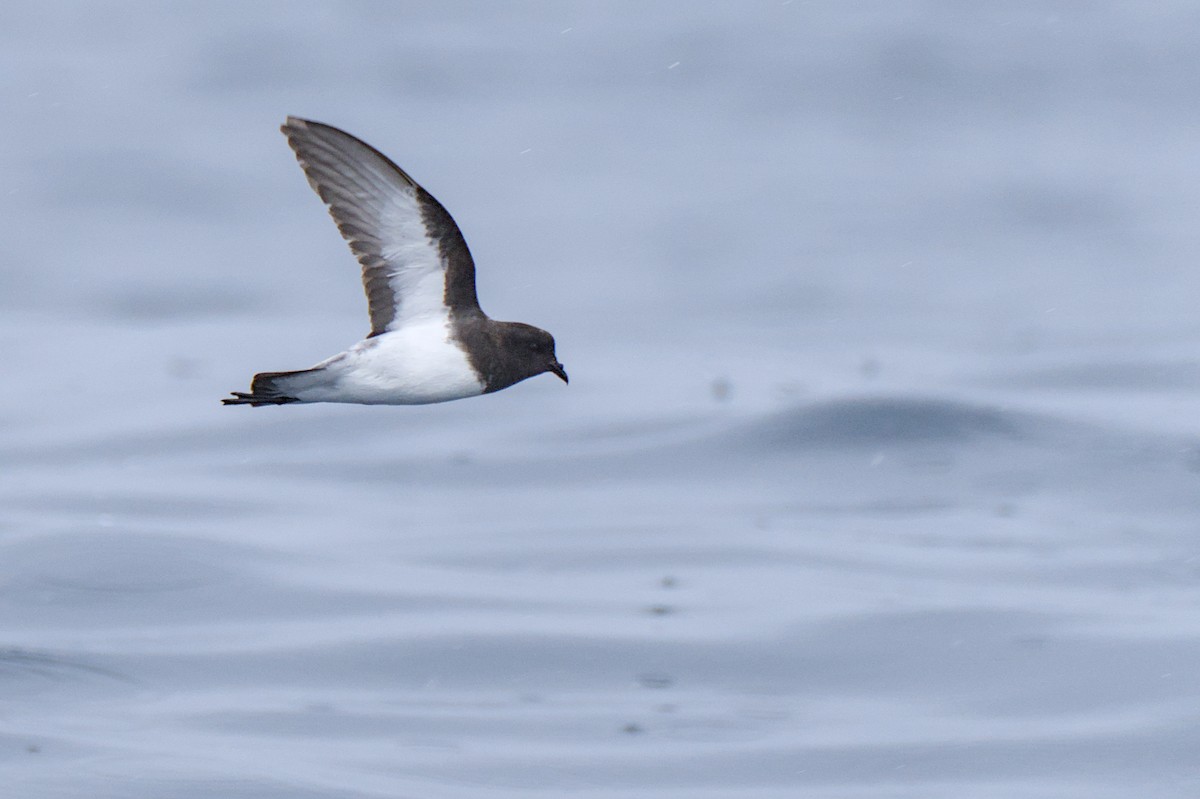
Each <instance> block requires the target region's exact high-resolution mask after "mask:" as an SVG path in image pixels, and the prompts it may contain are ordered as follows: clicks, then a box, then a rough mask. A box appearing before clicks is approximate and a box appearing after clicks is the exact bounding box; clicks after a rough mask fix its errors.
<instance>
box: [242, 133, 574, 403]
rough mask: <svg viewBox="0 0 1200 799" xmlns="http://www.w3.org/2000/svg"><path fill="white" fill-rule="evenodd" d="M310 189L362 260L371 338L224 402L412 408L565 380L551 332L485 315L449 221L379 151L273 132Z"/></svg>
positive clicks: (270, 375)
mask: <svg viewBox="0 0 1200 799" xmlns="http://www.w3.org/2000/svg"><path fill="white" fill-rule="evenodd" d="M280 130H282V131H283V133H284V135H285V136H287V141H288V144H289V145H290V146H291V148H292V150H294V151H295V153H296V160H297V161H299V162H300V167H301V169H303V170H304V174H305V175H306V176H307V177H308V182H309V185H311V186H312V187H313V189H314V190H315V191H316V192H317V194H318V195H320V197H321V199H322V200H323V201H324V202H325V204H326V205H327V206H328V207H329V214H330V215H331V216H332V217H333V221H334V222H336V223H337V226H338V230H339V231H341V233H342V237H343V238H345V239H346V241H347V242H348V243H349V244H350V249H351V250H352V251H353V253H354V257H355V258H357V259H358V262H359V263H360V264H361V265H362V280H363V286H364V288H365V289H366V292H367V305H368V310H369V312H370V315H371V332H370V334H369V335H368V336H367V337H366V338H365V339H364V340H362V341H360V342H358V343H357V344H355V345H354V346H353V347H351V348H350V349H348V350H346V351H345V352H343V353H340V354H338V355H334V356H333V357H332V358H329V359H327V360H324V361H321V363H319V364H317V365H316V366H314V367H312V368H311V369H301V370H299V371H296V372H262V373H260V374H256V375H255V376H254V379H253V381H252V382H251V384H250V391H249V392H242V391H235V392H233V396H232V397H227V398H225V399H223V400H222V402H223V403H224V404H226V405H251V406H254V407H258V406H260V405H284V404H288V403H293V402H353V403H359V404H362V405H421V404H425V403H431V402H446V401H448V400H455V399H462V398H463V397H474V396H476V395H479V394H488V393H491V392H493V391H499V390H500V389H502V388H508V387H509V386H511V385H513V384H514V383H519V382H520V381H522V380H524V379H526V378H528V377H533V376H534V375H539V374H541V373H543V372H550V373H551V374H555V375H558V376H559V377H560V378H562V380H563V382H564V383H565V382H567V373H566V370H565V369H563V365H562V364H561V363H559V362H558V359H557V358H556V357H555V354H554V337H553V336H551V335H550V334H549V333H547V332H546V331H545V330H541V329H539V328H536V327H533V326H532V325H526V324H522V323H520V322H497V321H495V320H493V319H489V318H488V316H487V314H485V313H484V312H483V310H482V309H481V308H480V307H479V301H478V300H477V299H476V297H475V263H474V261H472V260H471V253H470V251H469V250H468V249H467V243H466V241H464V240H463V236H462V233H460V232H459V230H458V225H456V224H455V223H454V220H453V219H452V218H451V217H450V214H449V213H448V212H447V211H446V209H445V208H443V207H442V204H441V203H439V202H438V201H437V200H435V199H434V198H433V197H432V196H431V195H430V194H429V192H427V191H425V190H424V189H423V188H421V187H420V186H419V185H417V182H416V181H415V180H413V179H412V178H411V177H409V176H408V174H407V173H406V172H405V171H404V170H403V169H401V168H400V167H398V166H396V164H394V163H392V161H391V160H389V159H388V158H387V156H385V155H384V154H383V153H381V152H379V151H378V150H376V149H375V148H374V147H371V146H370V145H369V144H367V143H366V142H363V141H360V140H359V139H356V138H355V137H353V136H351V135H350V134H348V133H346V132H344V131H341V130H338V129H337V128H334V127H331V126H329V125H325V124H322V123H320V122H310V121H307V120H303V119H297V118H296V117H288V119H287V122H286V123H285V124H284V125H283V127H281V128H280Z"/></svg>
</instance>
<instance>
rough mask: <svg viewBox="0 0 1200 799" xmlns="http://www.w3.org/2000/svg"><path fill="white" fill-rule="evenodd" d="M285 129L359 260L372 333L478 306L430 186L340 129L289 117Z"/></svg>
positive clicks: (453, 229) (467, 258)
mask: <svg viewBox="0 0 1200 799" xmlns="http://www.w3.org/2000/svg"><path fill="white" fill-rule="evenodd" d="M280 130H282V131H283V133H284V135H285V136H287V140H288V145H290V146H291V148H292V150H294V151H295V153H296V160H297V161H299V162H300V167H301V168H302V169H303V170H304V174H305V175H306V176H307V177H308V182H309V185H311V186H312V187H313V189H314V190H315V191H316V192H317V194H318V195H320V197H321V199H322V200H323V201H324V202H325V204H326V205H327V206H329V213H330V215H331V216H332V217H333V221H334V222H336V223H337V226H338V230H339V231H341V233H342V237H343V238H345V239H346V241H347V242H349V244H350V249H351V250H352V251H353V252H354V257H355V258H357V259H358V262H359V263H360V264H362V278H363V287H364V288H365V289H366V292H367V304H368V307H369V310H370V313H371V335H372V336H378V335H379V334H380V333H384V332H387V331H388V330H394V329H396V328H398V327H401V326H403V325H406V324H408V323H409V322H411V321H414V320H419V319H421V318H424V317H427V316H431V315H444V314H445V313H446V312H447V309H449V310H451V311H457V312H462V311H472V310H474V311H478V310H479V301H478V300H477V299H476V297H475V263H474V262H473V261H472V260H471V253H470V251H469V250H468V249H467V243H466V241H464V240H463V237H462V233H461V232H459V229H458V225H456V224H454V220H453V219H452V218H451V217H450V214H449V213H447V211H446V209H445V208H443V207H442V205H441V203H439V202H438V201H437V200H435V199H434V198H433V196H432V195H430V194H429V192H427V191H425V190H424V189H422V188H421V187H420V186H419V185H417V182H416V181H415V180H413V179H412V178H410V177H409V176H408V175H407V174H406V173H405V172H404V170H403V169H401V168H400V167H398V166H396V165H395V164H394V163H392V162H391V161H390V160H389V159H388V158H387V156H385V155H384V154H383V153H381V152H379V151H378V150H376V149H375V148H374V147H372V146H371V145H369V144H367V143H366V142H363V141H359V140H358V139H356V138H354V137H353V136H351V135H350V134H349V133H346V132H344V131H341V130H338V129H337V128H334V127H330V126H329V125H325V124H322V123H320V122H310V121H308V120H304V119H297V118H296V117H288V119H287V122H286V123H285V124H284V125H283V127H281V128H280Z"/></svg>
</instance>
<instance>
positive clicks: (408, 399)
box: [300, 314, 484, 405]
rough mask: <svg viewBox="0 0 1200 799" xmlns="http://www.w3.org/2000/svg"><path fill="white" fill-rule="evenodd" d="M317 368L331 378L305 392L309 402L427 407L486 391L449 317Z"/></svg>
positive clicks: (369, 343) (370, 342)
mask: <svg viewBox="0 0 1200 799" xmlns="http://www.w3.org/2000/svg"><path fill="white" fill-rule="evenodd" d="M316 368H319V369H322V370H323V371H325V372H326V373H327V375H328V377H329V378H330V379H329V380H328V381H327V382H326V383H325V384H324V385H322V386H314V387H313V388H311V389H309V390H307V391H305V392H304V396H302V397H300V399H301V400H303V401H306V402H357V403H362V404H364V405H421V404H425V403H431V402H446V401H448V400H454V399H462V398H463V397H474V396H477V395H479V394H482V393H483V389H484V385H483V383H482V381H480V379H479V377H478V375H476V374H475V370H474V369H472V368H471V364H470V362H469V361H468V360H467V355H466V353H465V352H463V350H462V349H461V348H460V347H459V346H458V345H457V344H455V343H454V342H453V341H452V340H451V338H450V320H449V318H448V317H447V316H446V315H444V314H443V315H440V318H439V317H438V316H432V317H431V318H427V319H425V320H422V321H420V322H417V323H412V324H408V325H405V326H404V327H402V328H400V329H399V330H393V331H390V332H387V333H384V334H382V335H379V336H376V337H374V338H369V339H367V340H365V341H361V342H359V343H358V344H356V345H354V346H353V347H351V348H350V349H349V350H347V351H346V352H344V353H342V354H341V355H335V356H334V357H333V358H330V359H329V360H327V361H325V362H324V363H321V364H318V366H317V367H316Z"/></svg>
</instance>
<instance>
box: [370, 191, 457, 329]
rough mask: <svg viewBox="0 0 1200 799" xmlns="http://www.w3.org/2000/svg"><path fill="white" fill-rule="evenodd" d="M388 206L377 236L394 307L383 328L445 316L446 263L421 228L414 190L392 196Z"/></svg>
mask: <svg viewBox="0 0 1200 799" xmlns="http://www.w3.org/2000/svg"><path fill="white" fill-rule="evenodd" d="M389 205H390V206H391V207H390V208H389V209H388V210H389V213H387V214H386V215H385V216H384V218H383V219H382V220H381V221H382V222H383V224H382V228H381V230H380V231H379V238H380V244H381V245H382V252H381V253H380V254H381V255H382V256H383V260H384V261H385V262H386V263H387V264H388V267H387V281H388V284H389V285H390V286H391V289H392V297H393V299H394V304H393V307H394V309H395V310H394V316H393V318H392V321H391V323H390V324H389V325H388V326H387V329H388V330H396V329H398V328H401V327H403V326H405V325H408V324H412V323H413V322H417V321H421V320H425V319H431V318H433V317H444V316H445V315H446V313H447V308H446V303H445V296H446V263H445V261H444V260H443V259H442V256H441V253H440V252H439V251H438V246H437V243H436V242H434V241H432V240H431V239H430V238H429V233H428V231H426V229H425V224H424V222H423V221H422V219H421V208H420V205H419V204H418V203H417V198H416V193H415V192H410V193H409V194H408V195H407V196H404V195H401V196H393V197H392V198H391V201H390V203H389Z"/></svg>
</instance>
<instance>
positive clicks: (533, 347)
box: [529, 341, 542, 352]
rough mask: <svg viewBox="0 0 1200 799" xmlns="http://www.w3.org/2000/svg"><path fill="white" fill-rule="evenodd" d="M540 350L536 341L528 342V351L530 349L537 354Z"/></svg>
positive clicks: (540, 346)
mask: <svg viewBox="0 0 1200 799" xmlns="http://www.w3.org/2000/svg"><path fill="white" fill-rule="evenodd" d="M541 348H542V345H541V344H538V343H537V342H536V341H531V342H529V349H531V350H532V351H534V352H537V351H538V350H540V349H541Z"/></svg>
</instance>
